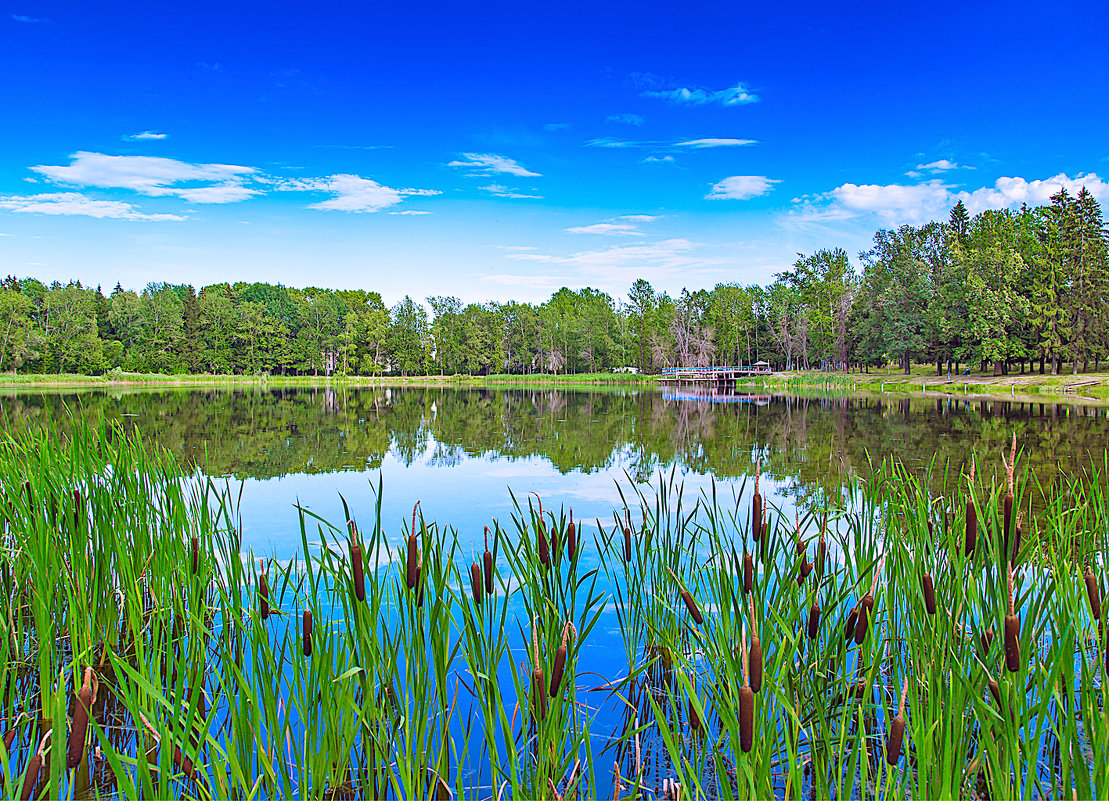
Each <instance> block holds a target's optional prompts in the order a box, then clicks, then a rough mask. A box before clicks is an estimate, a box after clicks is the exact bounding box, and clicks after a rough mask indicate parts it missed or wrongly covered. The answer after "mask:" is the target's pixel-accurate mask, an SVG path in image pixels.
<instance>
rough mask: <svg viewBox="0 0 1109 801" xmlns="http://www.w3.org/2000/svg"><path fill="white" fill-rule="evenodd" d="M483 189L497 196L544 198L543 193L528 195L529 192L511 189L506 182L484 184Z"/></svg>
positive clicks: (525, 198) (528, 198)
mask: <svg viewBox="0 0 1109 801" xmlns="http://www.w3.org/2000/svg"><path fill="white" fill-rule="evenodd" d="M481 189H482V190H483V191H485V192H488V193H489V194H491V195H494V196H496V197H508V198H517V199H523V200H542V199H543V196H542V195H528V194H524V193H523V192H517V191H516V190H515V189H511V188H509V187H507V186H505V185H504V184H489V186H483V187H481Z"/></svg>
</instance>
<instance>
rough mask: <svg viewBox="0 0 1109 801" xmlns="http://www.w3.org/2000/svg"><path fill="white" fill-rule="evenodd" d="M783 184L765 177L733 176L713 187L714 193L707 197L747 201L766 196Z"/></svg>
mask: <svg viewBox="0 0 1109 801" xmlns="http://www.w3.org/2000/svg"><path fill="white" fill-rule="evenodd" d="M777 183H781V182H780V181H778V180H777V179H775V178H767V177H766V176H765V175H732V176H730V177H728V178H725V179H724V180H723V181H718V182H717V183H715V184H713V185H712V191H711V192H709V193H708V194H707V195H705V197H706V198H708V199H710V200H747V199H749V198H753V197H758V196H759V195H765V194H766V193H767V192H769V191H770V190H771V189H773V188H774V184H777Z"/></svg>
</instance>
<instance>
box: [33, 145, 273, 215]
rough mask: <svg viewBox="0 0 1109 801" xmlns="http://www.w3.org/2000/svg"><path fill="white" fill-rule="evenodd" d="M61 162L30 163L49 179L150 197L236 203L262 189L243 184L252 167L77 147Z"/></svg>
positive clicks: (252, 172) (253, 171)
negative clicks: (172, 197) (55, 163)
mask: <svg viewBox="0 0 1109 801" xmlns="http://www.w3.org/2000/svg"><path fill="white" fill-rule="evenodd" d="M70 159H71V160H70V163H69V164H68V165H64V166H53V165H45V164H40V165H38V166H35V167H32V168H31V169H32V170H33V171H34V172H36V173H38V174H39V175H41V176H43V177H44V178H47V179H48V180H50V181H52V182H54V183H57V184H64V185H66V186H75V187H96V188H100V189H129V190H131V191H133V192H137V193H139V194H141V195H148V196H150V197H164V196H170V195H173V196H177V197H180V198H182V199H183V200H186V201H188V202H190V203H234V202H237V201H240V200H246V199H247V198H249V197H253V196H255V195H258V194H260V190H258V189H255V188H252V187H249V186H246V185H245V182H246V181H247V180H249V179H252V178H256V177H260V176H259V173H258V170H257V169H255V168H254V167H243V166H239V165H236V164H190V163H188V162H184V161H177V160H176V159H169V158H161V157H155V156H109V155H106V154H104V153H89V152H86V151H78V152H77V153H74V154H73V155H72V156H71V157H70Z"/></svg>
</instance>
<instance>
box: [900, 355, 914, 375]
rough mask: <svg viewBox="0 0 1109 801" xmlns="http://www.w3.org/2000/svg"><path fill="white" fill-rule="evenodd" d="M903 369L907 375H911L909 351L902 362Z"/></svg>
mask: <svg viewBox="0 0 1109 801" xmlns="http://www.w3.org/2000/svg"><path fill="white" fill-rule="evenodd" d="M902 367H903V368H904V369H905V375H908V374H909V373H910V367H912V365H911V364H910V362H909V351H905V358H904V359H903V360H902Z"/></svg>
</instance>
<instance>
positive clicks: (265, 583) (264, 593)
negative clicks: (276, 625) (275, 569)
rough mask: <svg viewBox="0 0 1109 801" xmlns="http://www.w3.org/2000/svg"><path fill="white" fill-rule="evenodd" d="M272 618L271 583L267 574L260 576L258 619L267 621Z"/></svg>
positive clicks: (263, 573) (260, 574)
mask: <svg viewBox="0 0 1109 801" xmlns="http://www.w3.org/2000/svg"><path fill="white" fill-rule="evenodd" d="M269 616H270V582H269V579H267V578H266V574H265V572H262V573H259V574H258V617H260V618H261V619H262V620H265V619H266V618H267V617H269Z"/></svg>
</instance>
